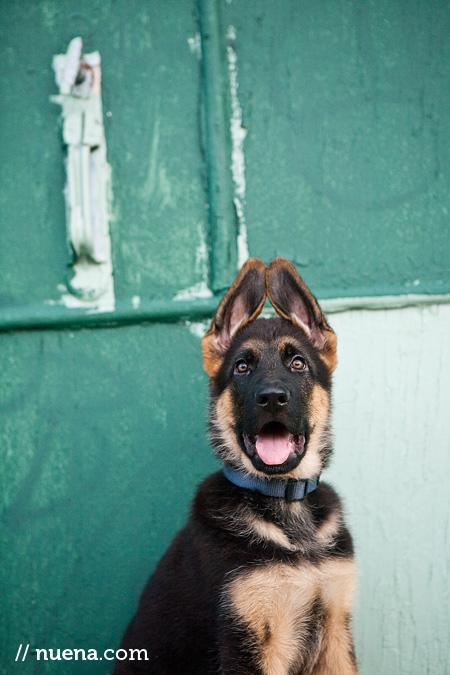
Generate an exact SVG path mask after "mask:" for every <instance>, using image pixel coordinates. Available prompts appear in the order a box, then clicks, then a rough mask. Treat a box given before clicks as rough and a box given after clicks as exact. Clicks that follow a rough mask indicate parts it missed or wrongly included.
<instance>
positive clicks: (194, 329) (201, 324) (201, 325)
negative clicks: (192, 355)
mask: <svg viewBox="0 0 450 675" xmlns="http://www.w3.org/2000/svg"><path fill="white" fill-rule="evenodd" d="M210 324H211V321H210V319H207V320H206V321H184V325H185V326H186V328H187V329H188V331H189V332H190V333H192V335H195V337H198V338H199V339H200V340H201V339H202V337H203V336H204V335H205V333H206V331H207V330H208V328H209V326H210Z"/></svg>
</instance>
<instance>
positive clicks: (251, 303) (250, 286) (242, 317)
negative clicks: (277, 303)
mask: <svg viewBox="0 0 450 675" xmlns="http://www.w3.org/2000/svg"><path fill="white" fill-rule="evenodd" d="M265 272H266V266H265V265H264V263H263V261H262V260H259V258H249V259H248V260H247V261H246V262H245V264H244V265H243V266H242V268H241V270H240V271H239V274H238V275H237V277H236V279H235V281H234V283H233V285H232V286H231V288H230V290H229V291H228V293H227V294H226V295H225V297H224V299H223V300H222V302H221V303H220V305H219V308H218V309H217V312H216V314H215V316H214V319H213V321H212V323H211V327H210V329H209V330H208V332H207V333H206V335H205V337H204V338H203V340H202V353H203V367H204V369H205V371H206V373H207V374H208V376H209V377H214V376H215V375H216V374H217V373H218V371H219V369H220V366H221V364H222V360H223V355H224V354H225V352H226V351H227V349H228V348H229V346H230V344H231V342H232V340H233V338H234V336H235V335H236V333H237V331H238V330H239V329H240V328H243V327H244V326H246V325H247V324H248V323H250V321H253V319H256V317H257V316H258V314H259V313H260V312H261V310H262V308H263V305H264V301H265V299H266V281H265Z"/></svg>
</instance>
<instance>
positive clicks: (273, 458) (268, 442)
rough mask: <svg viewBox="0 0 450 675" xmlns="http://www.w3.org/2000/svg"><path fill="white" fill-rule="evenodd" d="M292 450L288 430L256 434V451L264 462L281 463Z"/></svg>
mask: <svg viewBox="0 0 450 675" xmlns="http://www.w3.org/2000/svg"><path fill="white" fill-rule="evenodd" d="M292 450H293V443H292V441H291V440H290V434H289V432H288V431H286V432H285V433H278V434H258V435H257V436H256V452H257V453H258V455H259V457H260V458H261V459H262V461H263V462H264V463H265V464H283V462H285V461H286V460H287V458H288V457H289V455H290V454H291V452H292Z"/></svg>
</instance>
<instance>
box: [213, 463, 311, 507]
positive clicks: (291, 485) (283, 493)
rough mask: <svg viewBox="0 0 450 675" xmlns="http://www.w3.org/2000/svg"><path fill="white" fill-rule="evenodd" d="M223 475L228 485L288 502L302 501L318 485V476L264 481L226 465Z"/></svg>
mask: <svg viewBox="0 0 450 675" xmlns="http://www.w3.org/2000/svg"><path fill="white" fill-rule="evenodd" d="M223 475H224V476H225V478H227V479H228V480H229V481H230V483H234V485H237V486H238V487H241V488H246V489H247V490H256V492H260V493H261V494H262V495H265V496H266V497H280V498H281V499H285V500H286V501H288V502H293V501H295V500H297V499H304V498H305V497H306V495H308V494H309V493H310V492H313V491H314V490H315V489H316V487H317V486H318V484H319V476H318V477H317V478H305V479H302V480H295V479H294V478H288V479H282V478H267V479H265V478H259V476H250V475H249V474H247V473H244V472H243V471H239V470H238V469H234V468H233V467H232V466H229V465H228V464H225V466H224V467H223Z"/></svg>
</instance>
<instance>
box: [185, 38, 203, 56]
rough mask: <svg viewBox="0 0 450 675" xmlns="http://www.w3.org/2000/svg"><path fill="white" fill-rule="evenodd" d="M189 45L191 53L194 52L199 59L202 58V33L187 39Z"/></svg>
mask: <svg viewBox="0 0 450 675" xmlns="http://www.w3.org/2000/svg"><path fill="white" fill-rule="evenodd" d="M187 42H188V45H189V51H190V52H191V54H194V55H195V56H196V57H197V58H198V59H201V58H202V40H201V37H200V33H196V34H195V35H194V37H190V38H188V39H187Z"/></svg>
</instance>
